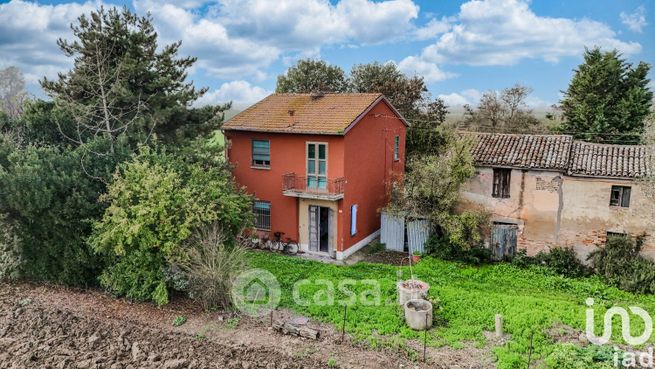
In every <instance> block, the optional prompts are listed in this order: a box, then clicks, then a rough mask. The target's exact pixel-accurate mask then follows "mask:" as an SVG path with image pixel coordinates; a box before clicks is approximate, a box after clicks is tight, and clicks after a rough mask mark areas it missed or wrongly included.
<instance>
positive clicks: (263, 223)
mask: <svg viewBox="0 0 655 369" xmlns="http://www.w3.org/2000/svg"><path fill="white" fill-rule="evenodd" d="M252 212H253V213H254V214H255V228H257V229H263V230H266V231H270V230H271V203H270V202H268V201H255V202H254V203H253V204H252Z"/></svg>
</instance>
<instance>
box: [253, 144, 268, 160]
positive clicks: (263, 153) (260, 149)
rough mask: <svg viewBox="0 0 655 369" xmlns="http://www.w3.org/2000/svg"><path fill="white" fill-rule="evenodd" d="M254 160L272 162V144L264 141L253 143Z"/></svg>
mask: <svg viewBox="0 0 655 369" xmlns="http://www.w3.org/2000/svg"><path fill="white" fill-rule="evenodd" d="M252 160H253V161H270V160H271V150H270V142H269V141H264V140H253V141H252Z"/></svg>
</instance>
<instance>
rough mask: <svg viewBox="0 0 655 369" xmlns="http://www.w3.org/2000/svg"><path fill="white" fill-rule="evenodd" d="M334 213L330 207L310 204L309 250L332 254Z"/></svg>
mask: <svg viewBox="0 0 655 369" xmlns="http://www.w3.org/2000/svg"><path fill="white" fill-rule="evenodd" d="M333 213H334V211H333V210H332V209H330V208H328V207H325V206H317V205H309V251H315V252H324V253H328V254H330V255H332V253H333V247H332V237H331V236H332V229H333V222H334V221H333V218H334V215H333Z"/></svg>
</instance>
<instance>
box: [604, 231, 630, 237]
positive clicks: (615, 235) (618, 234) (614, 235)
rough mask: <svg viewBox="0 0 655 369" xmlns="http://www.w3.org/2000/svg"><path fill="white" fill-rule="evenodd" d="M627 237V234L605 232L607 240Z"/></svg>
mask: <svg viewBox="0 0 655 369" xmlns="http://www.w3.org/2000/svg"><path fill="white" fill-rule="evenodd" d="M627 236H628V234H627V233H623V232H610V231H608V232H607V238H612V237H627Z"/></svg>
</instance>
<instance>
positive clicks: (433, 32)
mask: <svg viewBox="0 0 655 369" xmlns="http://www.w3.org/2000/svg"><path fill="white" fill-rule="evenodd" d="M452 21H453V19H452V18H446V17H443V18H441V19H440V20H438V19H436V18H432V19H430V21H429V22H428V23H427V24H426V25H425V26H423V27H420V28H418V29H416V38H417V39H419V40H429V39H432V38H436V37H437V36H438V35H440V34H442V33H444V32H446V31H448V30H450V27H451V22H452Z"/></svg>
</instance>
